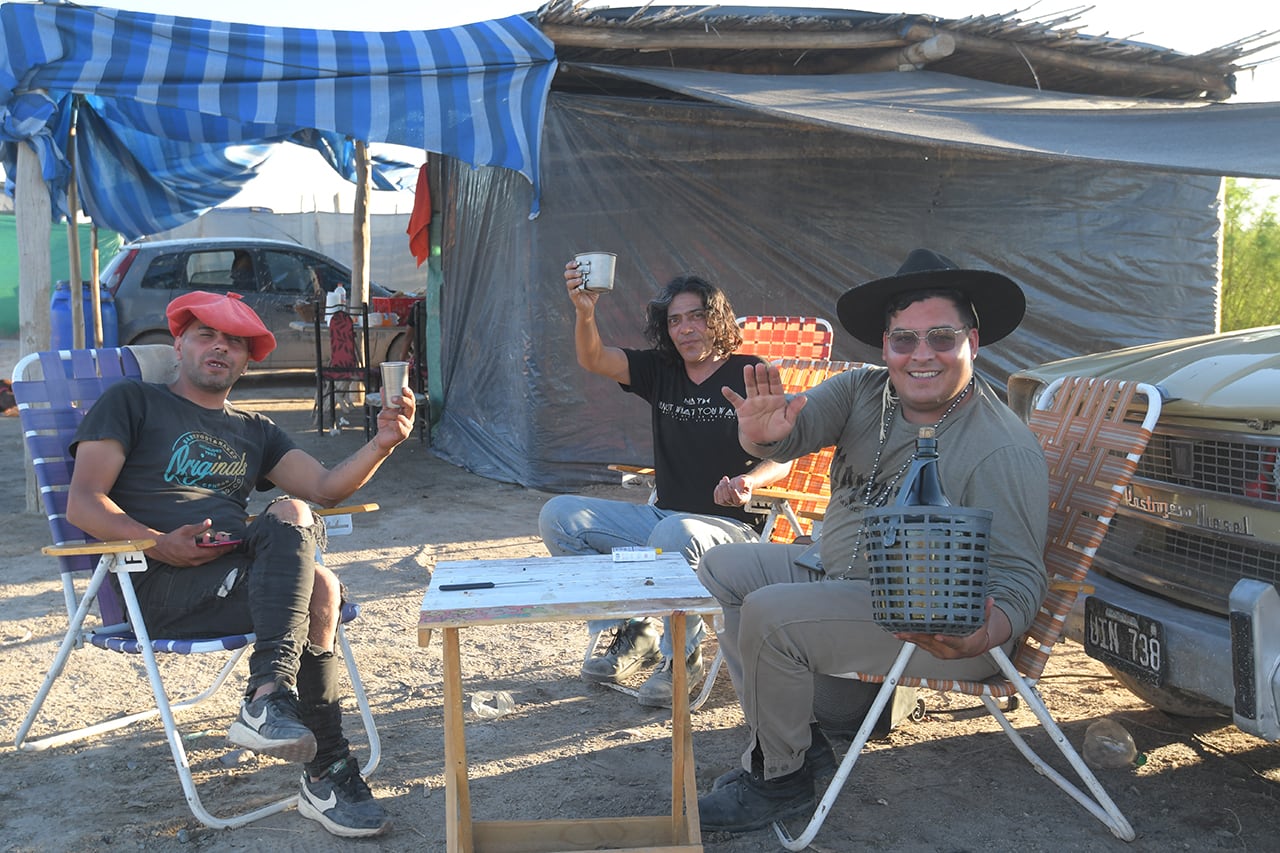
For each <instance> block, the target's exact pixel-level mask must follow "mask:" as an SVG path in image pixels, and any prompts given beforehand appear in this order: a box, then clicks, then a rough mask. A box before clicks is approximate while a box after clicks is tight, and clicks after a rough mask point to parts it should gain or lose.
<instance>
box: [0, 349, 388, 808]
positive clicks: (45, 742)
mask: <svg viewBox="0 0 1280 853" xmlns="http://www.w3.org/2000/svg"><path fill="white" fill-rule="evenodd" d="M176 369H177V359H176V357H175V353H174V350H173V347H171V346H163V345H150V346H136V347H120V348H108V349H96V350H94V349H86V350H62V351H53V352H42V353H34V354H32V355H28V356H26V357H24V358H23V359H21V360H20V361H19V362H18V364H17V366H16V367H15V368H14V372H13V393H14V397H15V398H16V400H17V404H18V416H19V418H20V420H21V422H22V431H23V437H24V440H25V442H26V447H27V452H28V455H29V456H30V458H31V461H32V464H33V466H34V472H35V476H36V481H37V483H38V485H39V491H40V499H41V503H42V504H43V507H44V511H45V515H46V516H47V518H48V521H49V530H50V533H51V535H52V538H53V543H54V544H53V545H52V546H46V547H45V548H43V549H42V550H43V552H44V553H45V554H47V555H49V556H51V557H56V558H57V561H58V564H59V570H60V572H61V575H62V592H63V599H64V604H65V606H66V610H67V619H68V626H67V630H66V633H65V634H64V635H63V638H62V642H61V644H60V645H59V647H58V651H57V654H56V656H55V657H54V661H53V663H52V664H51V665H50V667H49V670H48V673H47V674H46V676H45V678H44V681H43V683H42V684H41V685H40V689H39V691H38V692H37V693H36V696H35V699H34V700H33V701H32V703H31V708H30V710H28V712H27V715H26V718H25V719H24V720H23V721H22V724H21V725H20V726H19V727H18V732H17V736H16V738H15V740H14V744H15V745H16V746H17V747H18V748H19V749H26V750H43V749H49V748H53V747H57V746H61V745H63V744H67V743H71V742H74V741H78V740H82V739H85V738H90V737H94V736H96V735H99V734H102V733H105V732H110V731H115V730H117V729H121V728H124V727H126V726H129V725H131V724H133V723H136V722H140V721H143V720H150V719H153V718H155V717H159V718H160V720H161V722H162V724H163V726H164V732H165V736H166V738H167V740H168V743H169V750H170V752H171V753H172V756H173V762H174V766H175V768H176V769H177V771H178V778H179V781H180V782H181V784H182V790H183V793H184V795H185V797H186V800H187V804H188V805H189V806H190V808H191V812H192V814H194V815H195V816H196V818H197V819H198V820H199V821H200V822H201V823H203V824H205V825H206V826H210V827H213V828H215V829H223V828H229V827H236V826H243V825H244V824H246V823H249V822H251V821H255V820H258V819H259V818H263V817H266V816H267V815H270V814H275V813H277V812H280V811H283V810H284V809H287V808H289V807H291V806H293V805H294V804H295V803H296V802H297V800H298V797H297V795H296V794H294V795H292V796H288V797H284V798H282V799H279V800H276V801H274V802H270V803H267V804H265V805H260V806H257V807H255V808H251V809H249V810H248V811H245V812H242V813H240V814H236V815H233V816H230V817H217V816H215V815H213V814H212V813H211V812H209V811H208V810H207V809H206V808H205V806H204V805H203V804H202V802H201V800H200V795H199V792H198V791H197V789H196V785H195V781H194V779H193V778H192V774H191V767H190V765H189V763H188V760H187V753H186V748H185V746H184V744H183V737H182V733H181V732H180V731H179V730H178V727H177V725H176V723H175V721H174V714H175V713H176V712H181V711H184V710H187V709H190V708H192V707H194V706H196V705H198V704H200V703H201V702H203V701H204V700H206V699H208V698H210V697H211V696H213V695H214V694H215V693H216V692H217V691H218V689H219V688H220V687H222V685H223V684H224V683H225V682H226V681H227V678H228V676H229V675H230V674H231V672H232V670H233V669H234V668H235V666H236V663H237V662H238V661H239V660H240V658H241V657H242V656H243V655H244V653H245V652H246V651H247V650H248V649H249V648H250V647H251V646H252V645H253V643H254V641H255V639H256V638H255V637H254V635H253V634H231V635H226V636H217V637H201V638H197V639H166V638H161V637H153V636H151V635H150V633H149V632H148V630H147V626H146V623H145V621H144V620H143V618H142V612H141V608H140V607H139V604H138V598H137V595H136V593H135V592H134V586H133V578H132V575H133V574H135V573H138V572H145V571H146V570H147V560H146V557H145V555H144V554H143V552H144V551H145V550H146V549H148V548H150V547H152V546H153V545H155V540H151V539H146V540H139V541H124V542H99V541H98V540H96V539H93V538H92V537H90V536H88V535H87V534H86V533H84V532H83V531H82V530H80V529H79V528H77V527H75V526H74V525H72V524H71V523H70V522H68V521H67V517H66V509H67V492H68V486H69V484H70V482H71V474H72V470H73V466H74V459H73V458H72V457H71V455H70V453H69V451H68V446H69V444H70V442H71V439H72V437H73V436H74V435H75V431H76V427H77V426H79V424H80V421H81V420H82V419H83V417H84V413H85V412H87V411H88V409H89V407H90V406H92V405H93V403H94V402H95V401H96V400H97V399H98V397H99V396H100V395H101V393H102V392H103V391H104V390H105V389H106V388H107V387H108V386H110V385H111V384H113V383H115V382H119V381H122V380H125V379H144V380H146V381H150V382H167V381H169V380H170V379H172V378H173V376H174V375H175V373H176ZM374 509H377V505H376V504H363V505H358V506H356V505H353V506H347V507H336V508H334V509H331V510H316V511H315V512H316V513H317V515H321V516H322V517H324V519H325V526H326V528H327V529H328V532H329V535H330V536H333V535H339V534H342V533H349V532H350V531H351V524H352V523H351V514H352V513H354V512H365V511H369V510H374ZM51 562H52V561H51ZM84 578H88V580H87V581H85V580H84ZM358 614H359V607H358V606H356V605H355V604H352V603H349V602H348V603H347V604H346V605H345V606H344V607H343V611H342V617H341V620H340V623H339V625H338V631H337V636H336V648H335V651H337V652H338V653H339V654H341V655H342V658H343V661H344V662H345V663H346V667H347V675H348V676H349V678H350V680H351V685H352V688H353V694H354V697H355V700H356V704H357V705H358V707H359V711H360V717H361V720H362V721H363V723H364V730H365V733H366V736H367V738H368V746H369V758H368V760H367V761H366V763H365V764H364V766H363V767H362V768H361V774H362V775H366V776H367V775H368V774H369V773H371V772H373V770H374V768H375V767H377V765H378V761H379V759H380V757H381V754H382V748H381V742H380V740H379V738H378V731H377V729H376V728H375V726H374V721H373V713H372V711H371V709H370V707H369V700H368V698H367V696H366V695H365V691H364V685H363V683H362V682H361V679H360V673H359V671H358V670H357V668H356V662H355V657H354V656H353V655H352V652H351V646H350V644H349V643H348V641H347V636H346V632H345V630H344V629H343V624H342V623H345V622H349V621H351V620H352V619H354V618H356V616H357V615H358ZM95 623H96V624H95ZM90 648H97V649H100V650H105V651H108V652H118V653H124V654H131V655H139V656H140V657H141V659H142V670H143V673H140V674H145V678H146V681H147V682H149V684H150V688H151V696H152V704H151V705H150V707H148V708H146V709H144V710H141V711H134V712H130V713H127V714H124V715H121V716H117V717H112V718H109V719H106V720H103V721H101V722H97V723H92V724H89V725H86V726H83V727H81V728H77V729H74V730H69V731H62V732H59V733H54V734H47V735H43V736H41V737H39V738H30V737H29V735H30V734H31V732H32V728H33V725H34V724H35V722H36V720H37V718H38V717H39V715H40V710H41V708H42V706H43V705H44V701H45V699H46V698H47V697H48V695H49V692H50V690H51V689H52V688H53V686H54V684H55V682H57V680H58V678H59V676H61V675H62V673H63V670H64V669H65V668H66V665H67V662H68V660H69V659H70V658H71V656H72V654H73V653H75V652H77V651H81V650H84V649H90ZM158 653H169V654H181V655H206V654H216V655H220V656H222V657H224V658H226V660H225V663H223V664H222V666H221V668H220V669H219V670H218V672H217V674H216V675H215V676H214V678H213V682H212V684H210V685H209V686H208V687H207V688H205V689H204V690H202V691H200V692H198V693H195V694H193V695H189V696H184V697H182V698H179V699H173V700H171V699H170V698H169V695H168V691H167V690H166V688H165V683H164V680H163V678H162V675H161V672H160V667H159V665H158V662H157V659H156V656H157V654H158ZM76 659H77V660H84V661H86V662H89V663H90V664H91V661H89V657H87V656H85V655H77V658H76ZM71 680H73V681H74V682H75V683H77V684H85V685H87V686H88V688H89V689H92V685H93V682H92V679H91V678H90V679H82V678H80V674H79V673H77V675H76V677H75V678H74V679H71ZM63 683H64V684H66V683H68V681H64V682H63ZM140 695H141V694H140Z"/></svg>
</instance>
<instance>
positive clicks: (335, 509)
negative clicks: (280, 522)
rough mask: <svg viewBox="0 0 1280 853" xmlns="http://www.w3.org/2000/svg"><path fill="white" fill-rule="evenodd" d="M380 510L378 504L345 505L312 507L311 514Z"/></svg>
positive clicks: (338, 513)
mask: <svg viewBox="0 0 1280 853" xmlns="http://www.w3.org/2000/svg"><path fill="white" fill-rule="evenodd" d="M380 509H382V507H380V506H378V505H377V504H344V505H342V506H329V507H312V508H311V514H312V515H320V516H325V515H353V514H354V513H357V512H376V511H378V510H380ZM257 517H258V516H257V515H251V516H249V517H248V518H246V519H245V523H246V524H247V523H248V522H250V521H253V520H254V519H255V518H257Z"/></svg>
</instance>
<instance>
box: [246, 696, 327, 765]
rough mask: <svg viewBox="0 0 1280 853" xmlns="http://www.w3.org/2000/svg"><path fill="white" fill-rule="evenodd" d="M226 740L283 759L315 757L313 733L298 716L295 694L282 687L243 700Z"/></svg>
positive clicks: (306, 759) (308, 758) (304, 759)
mask: <svg viewBox="0 0 1280 853" xmlns="http://www.w3.org/2000/svg"><path fill="white" fill-rule="evenodd" d="M227 739H228V740H230V741H231V742H232V743H234V744H236V745H237V746H243V747H246V748H248V749H252V750H253V751H254V752H260V753H262V754H264V755H274V756H275V757H276V758H283V759H285V760H286V761H310V760H311V759H313V758H315V757H316V736H315V735H314V734H312V733H311V729H309V728H307V727H306V726H304V725H303V724H302V720H300V719H299V718H298V697H297V694H295V693H294V692H293V691H292V690H288V689H286V688H284V687H281V688H279V689H278V690H276V691H275V692H274V693H268V694H267V695H266V696H263V697H261V698H260V699H254V700H253V701H252V702H250V701H249V700H248V699H246V700H244V702H243V703H241V705H240V714H239V716H237V717H236V721H235V722H234V723H232V724H231V730H230V731H228V732H227Z"/></svg>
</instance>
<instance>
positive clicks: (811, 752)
mask: <svg viewBox="0 0 1280 853" xmlns="http://www.w3.org/2000/svg"><path fill="white" fill-rule="evenodd" d="M804 766H805V767H808V768H809V772H810V773H812V774H813V778H814V779H817V778H819V777H821V776H824V775H826V774H827V773H830V772H831V771H832V770H835V769H836V753H835V750H833V749H832V748H831V741H829V740H827V736H826V735H824V734H823V733H822V729H821V728H819V726H818V724H817V723H810V724H809V748H808V749H806V750H805V751H804ZM746 775H747V771H745V770H743V769H742V768H741V767H735V768H734V769H732V770H730V771H729V772H728V773H723V774H721V775H720V776H717V777H716V781H715V782H714V783H712V785H711V790H713V791H718V790H720V789H721V788H723V787H724V786H725V785H728V784H729V783H730V782H732V781H733V780H734V779H737V778H738V777H739V776H746Z"/></svg>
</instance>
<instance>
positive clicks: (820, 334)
mask: <svg viewBox="0 0 1280 853" xmlns="http://www.w3.org/2000/svg"><path fill="white" fill-rule="evenodd" d="M738 328H740V329H742V346H740V347H739V348H738V352H740V353H743V354H745V355H758V356H760V357H761V358H763V359H764V360H766V361H773V360H775V359H779V358H820V359H825V358H831V345H832V343H833V342H834V341H835V332H834V331H833V330H832V328H831V321H830V320H824V319H823V318H821V317H793V316H774V315H761V314H753V315H750V316H747V317H739V318H738Z"/></svg>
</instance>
